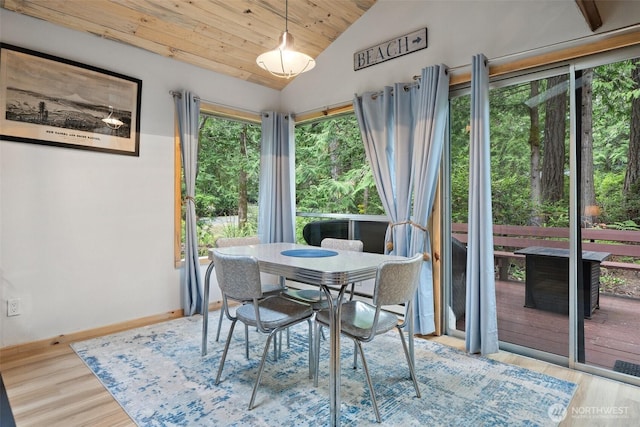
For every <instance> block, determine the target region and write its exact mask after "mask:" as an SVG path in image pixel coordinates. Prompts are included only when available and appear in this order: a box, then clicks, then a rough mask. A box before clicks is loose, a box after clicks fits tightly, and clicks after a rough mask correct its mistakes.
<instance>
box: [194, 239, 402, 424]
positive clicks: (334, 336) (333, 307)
mask: <svg viewBox="0 0 640 427" xmlns="http://www.w3.org/2000/svg"><path fill="white" fill-rule="evenodd" d="M308 248H309V246H306V245H298V244H294V243H266V244H260V245H249V246H236V247H228V248H217V249H210V250H209V259H210V260H212V259H213V251H214V250H215V251H220V252H222V253H225V254H234V255H250V256H254V257H256V258H257V259H258V262H259V264H260V271H261V272H263V273H268V274H273V275H276V276H279V277H280V278H281V280H283V281H284V280H285V279H289V280H293V281H297V282H303V283H307V284H310V285H316V286H319V287H321V288H322V289H323V291H324V292H325V294H326V295H327V298H328V299H329V300H330V301H331V302H332V304H329V311H330V321H331V324H330V328H329V329H330V344H331V353H330V357H329V368H330V369H329V388H330V390H329V395H330V411H331V426H339V425H340V312H341V305H342V304H341V302H342V296H343V294H344V291H345V289H346V287H347V285H348V284H349V283H352V282H360V281H363V280H369V279H375V277H376V272H377V269H378V265H379V264H380V263H382V262H383V261H388V260H393V259H405V258H404V257H399V256H391V255H382V254H374V253H368V252H353V251H342V250H336V252H338V255H337V256H331V257H321V258H298V257H291V256H285V255H282V254H281V252H282V251H285V250H290V249H308ZM212 270H213V262H211V263H210V264H209V267H208V268H207V272H206V275H205V285H204V298H203V308H204V310H203V316H202V317H203V322H202V354H203V355H205V354H206V353H207V328H208V317H209V310H208V308H209V285H210V276H211V272H212ZM328 286H334V287H335V286H340V288H341V289H340V292H339V293H338V295H337V296H335V297H334V296H333V295H332V294H331V291H330V289H329V288H328Z"/></svg>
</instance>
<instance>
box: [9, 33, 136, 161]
mask: <svg viewBox="0 0 640 427" xmlns="http://www.w3.org/2000/svg"><path fill="white" fill-rule="evenodd" d="M141 94H142V81H141V80H139V79H136V78H133V77H128V76H124V75H122V74H118V73H115V72H112V71H107V70H104V69H101V68H97V67H92V66H89V65H84V64H80V63H78V62H74V61H70V60H67V59H63V58H58V57H55V56H51V55H46V54H43V53H39V52H34V51H32V50H28V49H23V48H20V47H16V46H11V45H7V44H0V100H1V101H0V138H2V139H4V140H9V141H18V142H25V143H31V144H44V145H53V146H58V147H67V148H77V149H82V150H93V151H102V152H105V153H114V154H123V155H129V156H139V146H140V99H141Z"/></svg>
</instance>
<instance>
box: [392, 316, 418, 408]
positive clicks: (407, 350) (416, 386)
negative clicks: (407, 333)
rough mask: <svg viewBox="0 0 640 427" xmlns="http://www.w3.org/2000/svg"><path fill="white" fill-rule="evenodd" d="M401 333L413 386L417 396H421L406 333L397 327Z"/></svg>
mask: <svg viewBox="0 0 640 427" xmlns="http://www.w3.org/2000/svg"><path fill="white" fill-rule="evenodd" d="M396 329H397V330H398V332H399V333H400V341H402V348H403V349H404V355H405V357H406V358H407V364H408V365H409V374H410V375H411V380H412V381H413V387H414V388H415V389H416V397H418V398H420V389H419V388H418V381H417V379H416V373H415V367H414V366H413V362H412V361H411V356H410V355H409V349H408V348H407V342H406V341H405V339H404V334H403V333H402V330H401V329H400V328H397V327H396Z"/></svg>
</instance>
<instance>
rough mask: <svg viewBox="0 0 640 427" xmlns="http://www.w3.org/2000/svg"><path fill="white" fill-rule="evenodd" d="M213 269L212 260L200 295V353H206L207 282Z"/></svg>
mask: <svg viewBox="0 0 640 427" xmlns="http://www.w3.org/2000/svg"><path fill="white" fill-rule="evenodd" d="M212 270H213V261H211V263H210V264H209V267H207V272H206V273H205V275H204V296H203V297H202V355H203V356H206V355H207V334H208V330H209V284H210V283H211V282H210V279H211V271H212Z"/></svg>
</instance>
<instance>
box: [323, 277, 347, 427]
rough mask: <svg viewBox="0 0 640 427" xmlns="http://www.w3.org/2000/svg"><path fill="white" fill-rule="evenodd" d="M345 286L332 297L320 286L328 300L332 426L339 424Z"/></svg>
mask: <svg viewBox="0 0 640 427" xmlns="http://www.w3.org/2000/svg"><path fill="white" fill-rule="evenodd" d="M345 288H346V285H345V286H342V288H340V292H339V293H338V296H337V297H336V298H335V299H333V297H332V295H331V290H330V289H329V288H328V287H326V286H322V289H323V290H324V292H325V294H326V296H327V300H328V301H329V320H330V322H329V323H330V325H329V331H330V332H329V341H330V343H331V346H330V353H329V399H330V407H329V408H330V414H331V422H330V425H331V426H332V427H337V426H340V330H341V323H340V314H341V312H342V297H343V295H344V290H345ZM316 351H318V349H316ZM316 369H317V368H316Z"/></svg>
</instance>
